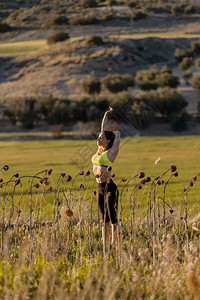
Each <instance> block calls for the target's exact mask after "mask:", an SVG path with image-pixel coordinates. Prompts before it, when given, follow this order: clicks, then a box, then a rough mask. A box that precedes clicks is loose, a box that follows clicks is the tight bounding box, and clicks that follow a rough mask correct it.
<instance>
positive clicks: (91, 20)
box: [69, 17, 97, 26]
mask: <svg viewBox="0 0 200 300" xmlns="http://www.w3.org/2000/svg"><path fill="white" fill-rule="evenodd" d="M95 23H97V19H96V18H95V17H85V18H79V17H77V18H72V19H70V20H69V24H70V25H72V26H73V25H91V24H95Z"/></svg>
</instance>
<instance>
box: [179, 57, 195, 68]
mask: <svg viewBox="0 0 200 300" xmlns="http://www.w3.org/2000/svg"><path fill="white" fill-rule="evenodd" d="M192 64H193V58H192V57H184V58H183V59H182V61H181V62H180V63H179V65H178V66H179V68H180V69H181V70H187V69H189V68H190V67H191V65H192Z"/></svg>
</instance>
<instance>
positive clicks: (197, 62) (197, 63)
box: [195, 58, 200, 70]
mask: <svg viewBox="0 0 200 300" xmlns="http://www.w3.org/2000/svg"><path fill="white" fill-rule="evenodd" d="M195 66H196V67H197V68H198V69H199V70H200V58H198V59H197V60H196V61H195Z"/></svg>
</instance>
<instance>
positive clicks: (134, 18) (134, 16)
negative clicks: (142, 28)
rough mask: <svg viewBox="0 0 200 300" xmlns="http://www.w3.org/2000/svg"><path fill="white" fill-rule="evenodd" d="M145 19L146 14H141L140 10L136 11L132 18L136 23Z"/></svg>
mask: <svg viewBox="0 0 200 300" xmlns="http://www.w3.org/2000/svg"><path fill="white" fill-rule="evenodd" d="M145 17H146V14H145V13H143V12H141V11H140V10H134V11H133V12H132V18H133V20H134V21H138V20H141V19H144V18H145Z"/></svg>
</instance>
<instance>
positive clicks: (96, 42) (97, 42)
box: [85, 35, 104, 47]
mask: <svg viewBox="0 0 200 300" xmlns="http://www.w3.org/2000/svg"><path fill="white" fill-rule="evenodd" d="M85 44H86V46H87V47H92V46H101V45H103V44H104V41H103V39H102V38H101V37H100V36H98V35H92V36H88V37H86V38H85Z"/></svg>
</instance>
